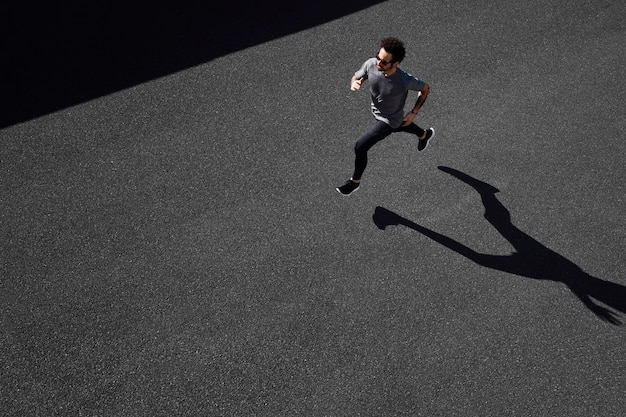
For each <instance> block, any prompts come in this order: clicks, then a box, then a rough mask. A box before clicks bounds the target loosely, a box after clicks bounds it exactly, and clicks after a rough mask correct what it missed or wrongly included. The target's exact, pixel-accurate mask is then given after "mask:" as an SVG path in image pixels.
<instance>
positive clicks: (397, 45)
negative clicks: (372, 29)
mask: <svg viewBox="0 0 626 417" xmlns="http://www.w3.org/2000/svg"><path fill="white" fill-rule="evenodd" d="M380 47H381V48H385V51H387V52H389V53H390V54H391V56H392V57H393V62H401V61H402V60H403V59H404V56H405V55H406V51H405V50H404V44H403V43H402V41H401V40H400V39H398V38H384V39H383V40H381V41H380Z"/></svg>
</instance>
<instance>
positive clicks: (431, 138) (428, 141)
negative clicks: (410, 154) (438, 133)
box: [418, 127, 435, 152]
mask: <svg viewBox="0 0 626 417" xmlns="http://www.w3.org/2000/svg"><path fill="white" fill-rule="evenodd" d="M429 130H432V131H433V134H432V135H430V137H429V138H428V140H427V141H426V145H424V148H423V149H418V151H420V152H421V151H425V150H426V148H428V144H429V143H430V141H431V140H433V138H434V137H435V128H434V127H431V128H429Z"/></svg>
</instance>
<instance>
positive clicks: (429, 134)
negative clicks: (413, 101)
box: [396, 123, 435, 151]
mask: <svg viewBox="0 0 626 417" xmlns="http://www.w3.org/2000/svg"><path fill="white" fill-rule="evenodd" d="M396 131H397V132H407V133H412V134H414V135H416V136H417V137H418V138H419V141H418V142H417V150H418V151H423V150H424V149H426V146H428V141H429V140H431V139H432V138H433V136H435V129H434V128H432V127H431V128H429V129H427V130H424V129H422V128H421V127H419V126H418V125H416V124H415V123H411V124H410V125H408V126H400V127H399V128H397V129H396Z"/></svg>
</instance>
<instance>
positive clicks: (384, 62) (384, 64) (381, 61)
mask: <svg viewBox="0 0 626 417" xmlns="http://www.w3.org/2000/svg"><path fill="white" fill-rule="evenodd" d="M376 61H380V63H381V64H383V66H386V65H389V64H391V62H387V61H383V60H382V59H380V57H379V56H378V54H376Z"/></svg>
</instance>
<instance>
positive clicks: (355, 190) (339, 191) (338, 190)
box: [335, 185, 361, 197]
mask: <svg viewBox="0 0 626 417" xmlns="http://www.w3.org/2000/svg"><path fill="white" fill-rule="evenodd" d="M359 188H361V186H360V185H359V186H358V187H357V188H355V189H354V190H352V191H351V192H350V193H348V194H344V193H342V192H341V190H340V189H339V187H336V188H335V190H337V192H338V193H339V194H341V195H342V196H344V197H348V196H349V195H352V194H354V193H355V192H357V190H358V189H359Z"/></svg>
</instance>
